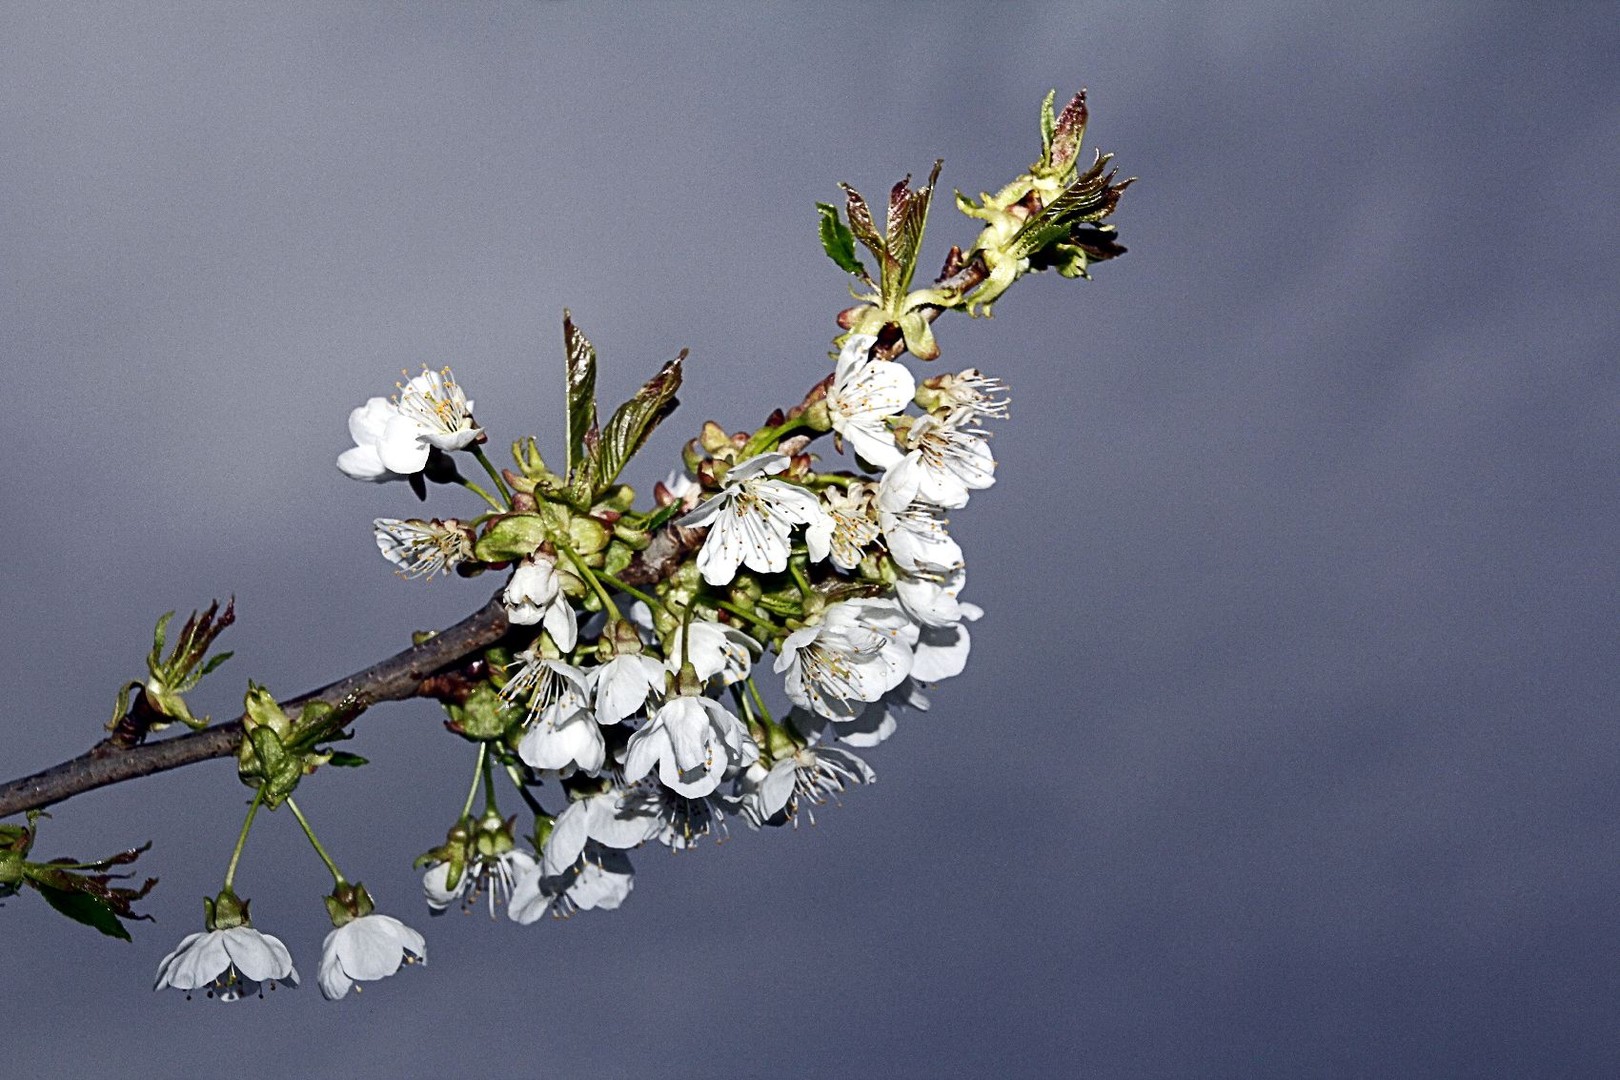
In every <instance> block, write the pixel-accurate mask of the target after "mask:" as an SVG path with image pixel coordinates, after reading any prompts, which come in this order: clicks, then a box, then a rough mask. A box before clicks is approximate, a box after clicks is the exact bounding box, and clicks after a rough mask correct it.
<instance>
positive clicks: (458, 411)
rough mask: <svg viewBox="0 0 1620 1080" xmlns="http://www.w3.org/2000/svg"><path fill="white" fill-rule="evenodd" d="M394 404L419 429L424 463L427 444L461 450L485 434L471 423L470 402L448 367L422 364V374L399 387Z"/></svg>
mask: <svg viewBox="0 0 1620 1080" xmlns="http://www.w3.org/2000/svg"><path fill="white" fill-rule="evenodd" d="M397 404H398V408H399V414H400V415H401V416H403V417H405V418H406V419H408V420H411V421H413V422H414V423H415V424H416V425H417V427H418V428H420V429H421V432H420V434H419V435H418V436H417V438H418V439H419V441H420V442H421V444H422V451H421V453H422V462H423V464H426V463H427V456H428V455H427V447H429V446H432V447H436V448H438V449H440V450H444V451H450V450H460V449H462V448H464V447H467V446H470V445H472V444H473V443H474V442H476V441H477V440H478V437H479V436H480V435H482V434H483V433H484V432H483V429H481V428H480V427H479V426H478V425H477V424H476V423H474V422H473V416H472V407H473V403H472V402H471V401H469V400H468V399H467V395H466V394H465V393H463V392H462V389H461V386H460V384H458V383H457V382H456V377H455V376H454V375H453V374H451V372H450V369H449V368H447V367H446V368H440V369H439V370H438V371H430V370H429V369H428V367H427V365H425V364H424V365H423V366H422V374H420V375H418V376H416V377H415V378H414V379H412V380H411V381H410V382H408V383H405V384H404V385H402V386H400V387H399V399H398V402H397ZM417 468H421V466H420V465H419V466H417ZM413 471H414V470H413Z"/></svg>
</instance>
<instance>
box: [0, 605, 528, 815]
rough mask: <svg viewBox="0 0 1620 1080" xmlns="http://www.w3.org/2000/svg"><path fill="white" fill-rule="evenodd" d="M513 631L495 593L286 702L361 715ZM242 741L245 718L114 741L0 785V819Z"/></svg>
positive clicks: (226, 751)
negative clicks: (426, 633)
mask: <svg viewBox="0 0 1620 1080" xmlns="http://www.w3.org/2000/svg"><path fill="white" fill-rule="evenodd" d="M506 630H507V623H506V611H505V609H504V608H503V607H502V606H501V601H500V594H499V593H496V594H495V595H494V596H493V597H491V598H490V600H489V602H488V603H486V604H485V605H484V606H483V607H482V608H480V609H478V610H477V611H475V612H473V614H471V615H469V616H467V617H466V618H465V619H462V620H461V621H460V622H458V623H456V624H455V625H454V626H452V627H450V628H449V629H447V630H444V631H442V632H441V633H438V634H435V635H434V636H433V637H430V638H428V639H427V640H426V641H424V642H422V643H421V644H420V645H413V646H411V647H410V648H408V649H405V650H403V651H402V652H398V653H395V654H394V655H393V656H390V657H389V658H388V659H386V660H383V661H381V662H379V663H376V664H373V665H371V666H370V667H368V668H364V669H362V670H360V671H357V672H355V673H354V674H352V675H348V676H345V677H344V678H341V679H339V680H337V681H336V682H334V683H330V684H328V685H326V686H323V687H321V688H320V689H319V690H312V691H310V692H309V693H307V694H303V695H301V696H299V697H296V698H293V699H291V700H290V701H285V702H282V707H283V708H285V709H286V710H288V711H289V712H291V713H293V714H296V713H297V712H298V711H299V710H300V709H301V708H302V707H303V706H304V705H306V704H309V703H310V702H323V703H325V704H327V705H330V706H332V707H333V708H335V709H337V710H338V711H339V712H340V713H343V714H349V715H352V714H355V713H358V712H361V711H363V710H364V709H366V708H368V707H370V706H372V705H375V704H377V703H378V702H382V701H402V700H404V699H406V698H411V697H416V696H417V695H418V694H420V693H421V692H422V687H423V683H425V682H427V681H428V680H429V679H431V677H432V676H433V674H434V673H435V672H438V671H442V670H443V669H444V668H446V667H450V666H452V665H454V664H457V663H459V662H460V661H462V660H465V659H466V658H467V657H469V656H471V655H472V654H473V653H476V652H478V651H479V650H480V649H484V648H486V647H488V646H489V645H490V644H492V643H494V642H495V641H497V640H499V639H500V637H501V635H503V634H505V633H506ZM241 742H242V721H241V718H240V717H238V718H237V719H235V720H232V721H230V722H228V723H224V724H216V725H213V726H212V727H207V728H204V729H202V730H201V731H194V732H190V733H188V734H185V735H181V736H179V737H177V738H173V739H164V740H162V741H161V742H154V743H145V744H143V745H137V746H122V745H119V743H118V742H116V741H115V739H114V738H113V737H109V738H107V739H103V740H102V741H101V742H100V743H97V744H96V745H95V746H93V747H91V748H90V749H89V750H88V751H86V752H85V753H83V754H80V755H79V756H78V757H76V758H72V759H70V760H68V761H64V762H62V763H61V764H59V765H53V766H52V767H50V768H48V769H45V770H43V771H42V772H37V773H35V774H33V775H32V776H25V777H22V778H20V779H17V780H12V781H11V782H9V783H6V784H0V818H3V817H7V816H9V815H11V814H18V813H22V812H23V811H25V810H37V809H39V808H41V807H45V806H50V805H52V804H53V803H59V802H62V801H63V800H65V799H70V798H72V797H73V796H75V795H82V794H83V793H84V792H86V791H94V790H95V789H96V788H100V787H106V786H107V785H109V784H118V783H122V782H124V781H126V780H134V779H137V778H139V777H142V776H150V775H152V774H153V773H160V772H167V771H168V770H170V769H178V768H180V767H181V766H182V765H194V764H196V763H197V762H199V761H208V760H210V759H212V758H219V757H227V756H229V755H231V754H234V753H236V749H237V747H238V746H239V745H240V744H241Z"/></svg>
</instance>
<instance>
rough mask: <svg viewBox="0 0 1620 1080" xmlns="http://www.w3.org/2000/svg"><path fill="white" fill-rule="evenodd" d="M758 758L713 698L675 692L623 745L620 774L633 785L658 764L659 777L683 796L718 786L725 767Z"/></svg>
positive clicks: (696, 795) (704, 792)
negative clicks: (626, 743) (628, 741)
mask: <svg viewBox="0 0 1620 1080" xmlns="http://www.w3.org/2000/svg"><path fill="white" fill-rule="evenodd" d="M758 757H759V748H758V747H757V746H755V745H754V740H753V738H752V737H751V736H750V735H749V734H748V729H747V728H745V727H744V726H743V724H742V721H740V720H738V719H737V718H736V717H735V716H733V715H732V714H731V713H730V712H729V711H727V709H726V707H725V706H724V705H721V704H720V703H719V702H718V701H715V700H714V699H713V698H709V697H701V696H695V695H689V694H680V695H677V696H675V697H672V698H670V699H669V700H667V701H665V702H664V703H663V704H662V705H660V706H659V707H658V711H657V712H655V713H653V716H652V719H651V720H650V721H648V722H647V723H646V724H644V725H643V726H642V727H641V728H640V729H639V730H638V731H637V732H636V733H635V734H634V735H631V736H630V743H629V745H628V746H627V747H626V749H625V758H624V778H625V780H626V781H627V782H629V783H635V782H636V781H637V780H640V779H641V778H642V777H643V776H646V775H647V774H648V773H649V772H651V771H652V769H653V767H654V766H657V768H658V778H659V780H661V781H663V783H664V784H665V785H666V786H667V787H669V788H671V789H672V790H674V791H676V792H678V793H680V794H682V795H685V796H686V797H687V798H692V799H695V798H701V797H702V796H704V795H707V794H709V793H710V792H712V791H713V790H714V789H715V788H716V787H718V786H719V785H720V780H721V779H722V778H723V777H724V776H725V774H726V771H727V770H728V769H730V768H733V767H737V768H741V767H743V766H745V765H747V764H749V763H750V762H752V761H754V760H755V759H757V758H758Z"/></svg>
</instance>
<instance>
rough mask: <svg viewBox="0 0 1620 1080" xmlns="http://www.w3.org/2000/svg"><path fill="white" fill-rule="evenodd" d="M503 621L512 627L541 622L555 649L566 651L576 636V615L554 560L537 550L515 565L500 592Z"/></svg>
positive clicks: (577, 624) (571, 645) (577, 630)
mask: <svg viewBox="0 0 1620 1080" xmlns="http://www.w3.org/2000/svg"><path fill="white" fill-rule="evenodd" d="M501 602H502V603H503V604H505V605H506V621H507V622H509V623H511V624H512V625H513V626H533V625H534V624H535V623H541V624H542V625H544V627H545V630H546V633H548V634H550V635H551V640H552V641H554V642H556V643H557V648H559V649H561V650H562V651H563V652H568V651H569V650H570V649H572V648H573V647H574V642H575V641H576V640H578V638H579V617H578V616H577V615H575V614H574V605H573V604H572V603H570V602H569V599H568V594H567V593H565V592H563V590H562V576H561V575H560V574H558V573H557V562H556V560H555V559H552V558H550V557H548V556H545V555H541V554H539V553H538V552H536V553H535V554H533V555H530V556H529V557H528V558H526V559H524V560H523V561H522V562H521V563H519V564H518V568H517V569H516V570H514V571H512V578H511V580H510V581H508V582H507V583H506V591H505V592H504V593H502V594H501Z"/></svg>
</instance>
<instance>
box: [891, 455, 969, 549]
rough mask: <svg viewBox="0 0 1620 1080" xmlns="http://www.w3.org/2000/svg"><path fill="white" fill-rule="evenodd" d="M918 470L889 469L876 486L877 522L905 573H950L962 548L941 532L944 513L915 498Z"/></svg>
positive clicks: (920, 475) (944, 522)
mask: <svg viewBox="0 0 1620 1080" xmlns="http://www.w3.org/2000/svg"><path fill="white" fill-rule="evenodd" d="M922 479H923V474H922V471H921V470H920V469H891V470H890V471H889V472H888V473H886V474H885V475H884V477H883V482H882V483H881V484H880V485H879V486H878V495H877V519H878V527H879V528H880V529H881V530H882V532H883V542H884V543H885V544H886V545H887V546H888V548H889V554H890V555H892V556H893V557H894V561H895V563H896V565H898V566H899V567H900V569H902V570H905V571H907V572H912V573H915V572H917V571H919V570H921V569H924V568H929V569H934V570H954V569H956V568H957V567H960V566H961V565H962V547H961V545H960V544H958V543H957V542H956V541H955V540H953V539H951V535H950V533H948V532H946V531H945V526H946V524H947V521H946V518H945V509H944V507H941V506H936V505H934V504H933V503H928V502H923V501H922V500H920V499H918V498H917V493H918V491H919V489H920V488H921V486H922Z"/></svg>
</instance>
